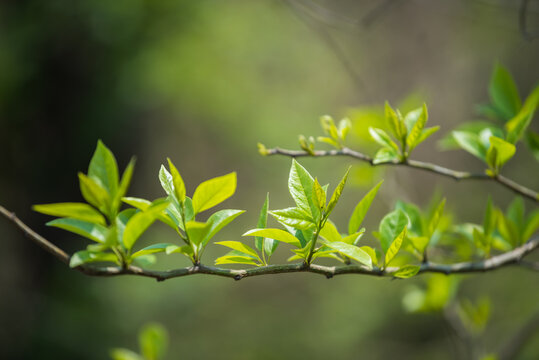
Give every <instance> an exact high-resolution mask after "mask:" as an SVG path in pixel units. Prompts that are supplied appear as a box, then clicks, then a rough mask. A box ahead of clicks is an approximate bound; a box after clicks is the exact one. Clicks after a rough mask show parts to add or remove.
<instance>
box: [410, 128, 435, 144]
mask: <svg viewBox="0 0 539 360" xmlns="http://www.w3.org/2000/svg"><path fill="white" fill-rule="evenodd" d="M438 130H440V127H439V126H433V127H430V128H426V129H423V131H422V132H421V135H419V139H417V142H416V144H415V146H417V145H419V144H421V143H422V142H423V141H425V140H427V139H428V138H429V137H430V136H431V135H432V134H434V133H435V132H437V131H438Z"/></svg>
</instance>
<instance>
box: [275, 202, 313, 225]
mask: <svg viewBox="0 0 539 360" xmlns="http://www.w3.org/2000/svg"><path fill="white" fill-rule="evenodd" d="M269 213H270V214H271V215H272V216H273V217H274V218H275V219H276V220H277V221H279V222H280V223H281V224H284V225H288V226H291V227H293V228H295V229H302V230H306V229H310V228H313V227H314V226H315V224H314V221H313V219H312V218H311V216H310V215H309V214H307V213H306V212H305V211H303V210H302V209H300V208H298V207H292V208H286V209H281V210H272V211H270V212H269Z"/></svg>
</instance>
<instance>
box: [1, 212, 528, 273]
mask: <svg viewBox="0 0 539 360" xmlns="http://www.w3.org/2000/svg"><path fill="white" fill-rule="evenodd" d="M0 214H2V215H3V216H4V217H5V218H6V219H8V220H9V221H11V222H12V223H13V224H15V226H17V228H19V230H21V231H22V232H23V233H24V234H25V235H26V236H27V237H29V238H30V239H31V240H33V241H34V242H36V243H37V244H38V245H40V246H41V247H42V248H44V249H45V250H46V251H47V252H48V253H50V254H52V255H53V256H55V257H56V258H57V259H59V260H60V261H62V262H63V263H65V264H69V259H70V257H69V255H67V254H66V253H65V252H64V251H63V250H61V249H60V248H58V247H57V246H55V245H54V244H52V243H51V242H50V241H48V240H47V239H45V238H44V237H42V236H41V235H39V234H38V233H36V232H35V231H33V230H32V229H30V228H29V227H28V226H27V225H26V224H24V223H23V222H22V221H21V220H20V219H19V218H18V217H17V216H16V215H15V214H14V213H12V212H10V211H8V210H7V209H6V208H4V207H2V206H0ZM538 247H539V236H538V237H535V238H533V239H531V240H530V241H528V242H527V243H525V244H524V245H522V246H520V247H517V248H515V249H513V250H511V251H509V252H506V253H503V254H500V255H496V256H493V257H491V258H489V259H486V260H482V261H477V262H461V263H455V264H447V265H446V264H435V263H423V264H421V265H420V270H419V273H420V274H421V273H442V274H446V275H449V274H462V273H475V272H486V271H492V270H495V269H498V268H501V267H504V266H508V265H513V264H519V263H520V261H521V259H522V258H523V257H524V256H525V255H527V254H529V253H531V252H532V251H533V250H535V249H536V248H538ZM75 269H76V270H78V271H80V272H82V273H84V274H86V275H91V276H118V275H137V276H144V277H150V278H154V279H156V280H157V281H163V280H167V279H172V278H176V277H182V276H188V275H194V274H207V275H215V276H223V277H229V278H233V279H235V280H241V279H243V278H245V277H251V276H259V275H269V274H284V273H296V272H310V273H315V274H320V275H324V276H326V277H327V278H328V279H329V278H332V277H333V276H336V275H344V274H360V275H370V276H387V277H392V276H393V275H392V274H393V273H394V272H396V271H397V270H398V268H387V269H385V270H382V269H379V268H373V269H369V268H367V267H365V266H360V265H344V266H322V265H316V264H310V265H308V264H305V263H296V264H282V265H267V266H261V267H256V268H252V269H246V270H234V269H224V268H218V267H213V266H206V265H202V264H200V265H194V266H189V267H185V268H179V269H173V270H165V271H155V270H147V269H142V268H140V267H136V266H129V267H127V268H122V267H114V266H105V267H100V266H89V265H82V266H78V267H76V268H75ZM531 269H533V270H537V269H534V268H531Z"/></svg>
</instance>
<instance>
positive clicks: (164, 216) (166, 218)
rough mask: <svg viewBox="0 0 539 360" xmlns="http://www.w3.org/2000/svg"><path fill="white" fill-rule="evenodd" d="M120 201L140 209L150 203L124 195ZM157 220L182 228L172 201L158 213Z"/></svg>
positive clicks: (148, 205)
mask: <svg viewBox="0 0 539 360" xmlns="http://www.w3.org/2000/svg"><path fill="white" fill-rule="evenodd" d="M157 200H159V199H157ZM122 201H123V202H125V203H126V204H128V205H131V206H133V207H134V208H137V209H139V210H142V211H144V210H146V209H148V208H149V207H150V206H151V205H152V203H151V201H149V200H146V199H141V198H136V197H124V198H122ZM158 220H159V221H161V222H163V223H165V224H167V225H168V226H170V227H171V228H172V229H174V230H176V228H177V227H178V226H179V227H180V228H181V229H182V230H183V225H182V224H181V215H180V213H179V212H178V211H177V210H176V205H175V204H173V203H170V204H169V206H168V207H167V208H166V209H165V211H163V212H162V213H161V214H159V217H158Z"/></svg>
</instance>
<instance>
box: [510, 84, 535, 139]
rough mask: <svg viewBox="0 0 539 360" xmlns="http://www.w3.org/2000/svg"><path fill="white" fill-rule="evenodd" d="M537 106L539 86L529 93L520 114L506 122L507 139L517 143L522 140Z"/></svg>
mask: <svg viewBox="0 0 539 360" xmlns="http://www.w3.org/2000/svg"><path fill="white" fill-rule="evenodd" d="M537 106H539V86H537V87H536V88H535V89H533V91H532V92H531V94H530V95H528V97H527V98H526V101H525V102H524V105H523V106H522V108H521V109H520V111H519V112H518V114H516V115H515V117H513V118H512V119H511V120H509V121H508V122H507V123H506V124H505V129H506V130H507V141H509V142H510V143H512V144H515V143H516V142H517V141H518V140H520V138H521V137H522V136H523V135H524V133H525V132H526V130H527V128H528V126H529V125H530V123H531V121H532V119H533V115H534V114H535V110H536V109H537Z"/></svg>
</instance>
